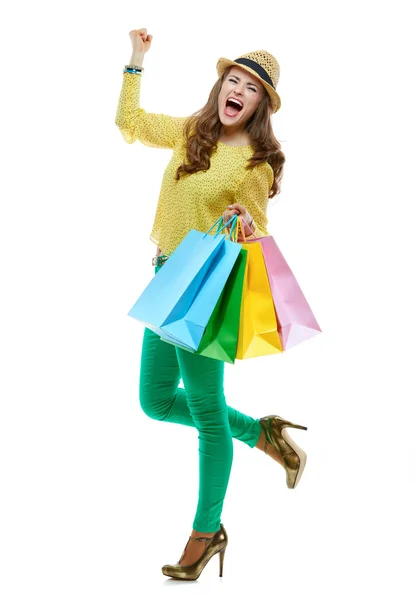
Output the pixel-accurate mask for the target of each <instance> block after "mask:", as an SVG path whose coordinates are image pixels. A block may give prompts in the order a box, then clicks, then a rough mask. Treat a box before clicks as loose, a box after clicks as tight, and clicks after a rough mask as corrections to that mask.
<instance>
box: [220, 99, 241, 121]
mask: <svg viewBox="0 0 415 600" xmlns="http://www.w3.org/2000/svg"><path fill="white" fill-rule="evenodd" d="M242 108H243V106H242V103H240V102H238V101H237V100H234V99H233V98H228V99H227V100H226V104H225V110H224V112H225V115H226V116H227V117H235V116H236V115H237V114H238V113H240V112H241V110H242Z"/></svg>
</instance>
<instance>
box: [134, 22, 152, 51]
mask: <svg viewBox="0 0 415 600" xmlns="http://www.w3.org/2000/svg"><path fill="white" fill-rule="evenodd" d="M130 38H131V43H132V45H133V52H147V50H149V48H150V46H151V42H152V41H153V36H152V35H149V34H147V29H146V28H145V27H142V28H141V29H133V30H132V31H130Z"/></svg>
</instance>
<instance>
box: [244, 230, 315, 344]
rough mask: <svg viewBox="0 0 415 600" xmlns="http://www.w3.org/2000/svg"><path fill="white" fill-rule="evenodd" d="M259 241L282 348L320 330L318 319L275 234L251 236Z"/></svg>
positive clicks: (251, 242)
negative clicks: (273, 235) (274, 236)
mask: <svg viewBox="0 0 415 600" xmlns="http://www.w3.org/2000/svg"><path fill="white" fill-rule="evenodd" d="M247 244H253V245H254V246H256V245H257V244H260V245H261V247H262V252H263V256H264V262H265V266H266V270H267V274H268V280H269V283H270V287H271V292H272V297H273V302H274V308H275V311H276V315H277V320H278V332H279V334H280V338H281V341H282V347H283V350H284V351H286V350H288V349H289V348H292V347H293V346H295V345H297V344H299V343H301V342H304V341H305V340H308V339H309V338H311V337H313V336H314V335H317V334H318V333H321V329H320V326H319V324H318V323H317V320H316V318H315V316H314V314H313V312H312V310H311V308H310V306H309V304H308V302H307V300H306V298H305V296H304V294H303V292H302V290H301V288H300V286H299V284H298V282H297V279H296V278H295V276H294V274H293V272H292V270H291V269H290V267H289V266H288V263H287V261H286V260H285V258H284V256H283V254H282V252H281V250H280V249H279V247H278V245H277V243H276V241H275V239H274V238H273V237H272V236H265V237H257V238H250V239H248V240H247Z"/></svg>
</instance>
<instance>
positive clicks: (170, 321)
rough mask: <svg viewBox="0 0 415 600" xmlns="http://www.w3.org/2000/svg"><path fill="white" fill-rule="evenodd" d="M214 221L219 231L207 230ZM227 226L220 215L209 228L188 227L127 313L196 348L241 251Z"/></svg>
mask: <svg viewBox="0 0 415 600" xmlns="http://www.w3.org/2000/svg"><path fill="white" fill-rule="evenodd" d="M235 216H236V215H235ZM215 226H218V230H217V232H216V234H215V235H214V236H213V235H208V234H209V232H210V231H211V230H212V229H213V228H214V227H215ZM234 226H236V220H235V219H234V220H233V222H232V228H234ZM223 227H224V226H223V218H222V217H220V218H219V219H218V220H217V221H216V222H215V223H214V224H213V225H212V227H211V228H210V229H209V230H208V231H207V232H206V233H203V232H200V231H197V230H195V229H192V230H190V231H189V233H188V234H187V235H186V237H185V238H184V239H183V240H182V242H181V243H180V244H179V245H178V246H177V248H176V249H175V251H174V252H173V253H172V254H171V256H170V257H169V260H167V261H166V262H165V263H164V265H163V267H162V268H161V269H160V270H159V271H158V272H157V273H156V274H155V275H154V277H153V279H152V280H151V281H150V283H149V284H148V285H147V287H146V288H145V290H144V291H143V293H142V294H141V295H140V297H139V298H138V300H137V301H136V303H135V304H134V306H133V307H132V308H131V309H130V311H129V312H128V315H129V316H131V317H133V318H135V319H137V320H139V321H141V322H142V323H144V324H145V325H146V326H147V327H148V328H149V329H151V330H152V331H154V332H156V333H157V334H158V335H160V336H161V337H164V338H165V339H166V341H170V342H172V343H180V344H183V345H184V347H186V348H189V349H193V350H197V348H198V346H199V343H200V341H201V338H202V336H203V333H204V330H205V328H206V325H207V323H208V322H209V319H210V317H211V315H212V312H213V310H214V308H215V306H216V303H217V301H218V299H219V297H220V294H221V292H222V290H223V288H224V286H225V283H226V281H227V279H228V277H229V275H230V272H231V270H232V268H233V266H234V264H235V262H236V259H237V257H238V254H239V253H240V251H241V246H240V244H237V243H235V242H232V241H230V240H228V239H227V234H221V233H220V232H221V230H222V229H223ZM232 233H233V229H232Z"/></svg>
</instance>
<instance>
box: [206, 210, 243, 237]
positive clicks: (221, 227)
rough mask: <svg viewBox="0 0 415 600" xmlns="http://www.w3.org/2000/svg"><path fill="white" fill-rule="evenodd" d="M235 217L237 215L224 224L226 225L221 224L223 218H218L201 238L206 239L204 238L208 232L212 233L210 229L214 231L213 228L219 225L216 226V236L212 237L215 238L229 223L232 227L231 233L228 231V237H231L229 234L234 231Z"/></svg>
mask: <svg viewBox="0 0 415 600" xmlns="http://www.w3.org/2000/svg"><path fill="white" fill-rule="evenodd" d="M237 216H238V215H233V217H232V218H231V219H230V220H229V221H227V223H226V224H223V216H221V217H219V219H217V220H216V221H215V222H214V223H213V225H212V227H210V228H209V229H208V230H207V231H206V233H205V235H204V236H203V237H206V236H207V235H208V234H209V232H210V231H212V229H214V228H215V227H216V226H217V225H218V224H219V225H218V230H217V232H216V234H215V236H214V237H216V236H218V235H219V233H220V232H221V231H222V229H224V228H225V227H228V226H229V224H230V223H232V226H231V231H230V235H231V234H232V233H233V230H234V228H235V227H236V218H235V217H237ZM226 235H227V234H226Z"/></svg>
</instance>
